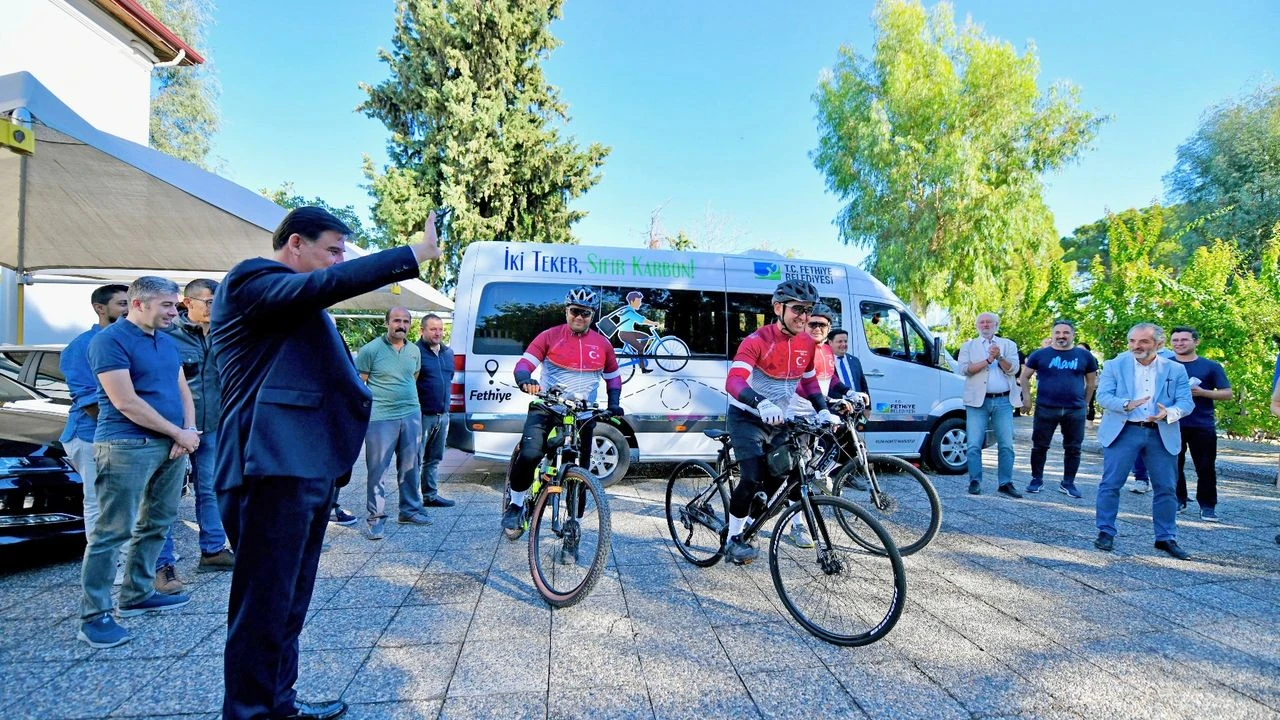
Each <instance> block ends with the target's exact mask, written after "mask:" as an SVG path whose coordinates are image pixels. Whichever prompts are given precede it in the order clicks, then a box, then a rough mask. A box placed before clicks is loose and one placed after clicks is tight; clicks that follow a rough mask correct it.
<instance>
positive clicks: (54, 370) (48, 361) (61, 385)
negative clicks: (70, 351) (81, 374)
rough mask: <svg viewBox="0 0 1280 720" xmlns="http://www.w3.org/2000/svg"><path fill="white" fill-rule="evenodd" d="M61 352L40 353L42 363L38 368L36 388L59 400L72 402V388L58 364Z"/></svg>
mask: <svg viewBox="0 0 1280 720" xmlns="http://www.w3.org/2000/svg"><path fill="white" fill-rule="evenodd" d="M60 358H61V353H56V352H43V353H41V354H40V365H39V366H38V367H37V368H36V376H35V383H36V389H37V390H39V391H40V392H42V393H44V394H45V395H48V396H49V397H51V398H53V399H54V400H57V401H59V402H66V403H70V402H71V390H70V388H68V387H67V379H66V377H64V376H63V375H62V368H60V367H59V366H58V361H59V359H60Z"/></svg>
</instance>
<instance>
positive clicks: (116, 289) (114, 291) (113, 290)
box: [89, 283, 129, 305]
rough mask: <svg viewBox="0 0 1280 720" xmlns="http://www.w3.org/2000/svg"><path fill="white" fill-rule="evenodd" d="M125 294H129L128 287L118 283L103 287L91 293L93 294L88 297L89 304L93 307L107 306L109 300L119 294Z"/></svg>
mask: <svg viewBox="0 0 1280 720" xmlns="http://www.w3.org/2000/svg"><path fill="white" fill-rule="evenodd" d="M127 292H129V286H128V285H120V284H119V283H112V284H110V285H103V286H102V287H100V288H98V289H97V290H94V291H93V294H92V295H90V296H89V302H90V303H91V304H93V305H109V304H110V303H111V298H113V297H115V296H116V295H118V294H120V293H127Z"/></svg>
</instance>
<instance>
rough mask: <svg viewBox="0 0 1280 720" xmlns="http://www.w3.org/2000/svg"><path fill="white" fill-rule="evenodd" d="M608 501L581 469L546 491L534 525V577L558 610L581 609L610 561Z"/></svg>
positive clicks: (531, 548) (566, 474) (531, 552)
mask: <svg viewBox="0 0 1280 720" xmlns="http://www.w3.org/2000/svg"><path fill="white" fill-rule="evenodd" d="M611 538H612V527H611V524H610V517H609V500H608V498H606V497H605V494H604V490H603V489H601V487H600V483H599V482H598V481H597V480H596V479H595V478H594V477H592V476H591V474H590V473H587V472H585V471H583V470H582V469H581V468H578V467H570V468H567V469H565V470H563V471H562V475H561V484H560V485H558V486H555V485H553V486H551V487H548V488H546V489H545V490H543V491H542V493H541V494H540V495H539V496H538V501H537V503H535V504H534V506H533V520H532V522H531V523H530V525H529V572H530V573H531V574H532V575H533V584H534V587H536V588H537V589H538V593H539V594H541V595H542V598H543V599H544V600H546V601H547V604H549V605H552V606H554V607H560V608H563V607H569V606H570V605H576V604H577V603H579V602H581V600H582V599H583V598H584V597H586V596H587V593H589V592H591V588H593V587H595V584H596V582H597V581H598V580H599V579H600V574H601V573H602V572H604V566H605V562H606V561H607V560H608V557H609V546H610V540H611Z"/></svg>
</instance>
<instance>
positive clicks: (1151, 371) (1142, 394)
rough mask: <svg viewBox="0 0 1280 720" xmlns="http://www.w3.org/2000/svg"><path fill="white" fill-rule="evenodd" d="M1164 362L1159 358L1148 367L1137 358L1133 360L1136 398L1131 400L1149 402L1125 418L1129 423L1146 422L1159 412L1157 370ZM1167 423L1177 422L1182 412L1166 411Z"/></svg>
mask: <svg viewBox="0 0 1280 720" xmlns="http://www.w3.org/2000/svg"><path fill="white" fill-rule="evenodd" d="M1161 362H1162V360H1161V359H1160V358H1159V357H1157V358H1156V359H1155V360H1152V361H1151V362H1150V363H1148V364H1147V365H1143V364H1142V363H1140V362H1138V359H1137V358H1134V359H1133V391H1134V393H1135V396H1134V397H1132V398H1130V399H1129V402H1133V401H1134V400H1137V399H1139V398H1147V402H1146V403H1144V404H1142V405H1139V406H1138V407H1136V408H1134V409H1133V410H1132V411H1130V412H1129V415H1128V416H1127V417H1126V418H1125V419H1126V420H1127V421H1129V422H1145V421H1146V420H1147V418H1149V417H1151V416H1153V415H1155V414H1156V413H1158V412H1159V409H1158V408H1156V370H1157V367H1158V365H1159V364H1160V363H1161ZM1165 413H1166V416H1165V422H1171V423H1172V422H1177V421H1178V420H1179V419H1180V418H1181V417H1182V411H1180V410H1178V408H1175V407H1171V408H1166V409H1165Z"/></svg>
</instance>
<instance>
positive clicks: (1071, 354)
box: [1018, 320, 1098, 498]
mask: <svg viewBox="0 0 1280 720" xmlns="http://www.w3.org/2000/svg"><path fill="white" fill-rule="evenodd" d="M1033 374H1034V375H1036V378H1037V379H1036V383H1037V385H1038V390H1037V392H1036V412H1035V416H1034V417H1033V418H1032V425H1031V483H1030V484H1029V485H1027V492H1029V493H1038V492H1040V488H1041V487H1043V486H1044V463H1045V459H1046V458H1047V457H1048V455H1049V443H1051V442H1052V441H1053V432H1054V430H1056V429H1057V428H1058V427H1059V426H1060V427H1061V428H1062V482H1060V483H1058V490H1059V491H1060V492H1062V493H1063V494H1065V495H1069V496H1071V497H1073V498H1079V497H1082V496H1081V495H1080V491H1079V490H1078V489H1077V488H1076V472H1077V471H1079V469H1080V445H1081V444H1082V443H1083V442H1084V424H1085V416H1086V415H1087V414H1088V412H1089V400H1090V399H1091V398H1092V397H1093V391H1094V388H1096V387H1097V385H1098V361H1097V360H1096V359H1095V358H1094V357H1093V354H1092V353H1090V352H1089V351H1087V350H1085V349H1084V348H1080V347H1076V326H1075V324H1074V323H1072V322H1071V321H1070V320H1057V321H1055V322H1054V323H1053V330H1052V331H1051V334H1050V341H1049V346H1048V347H1043V348H1040V349H1039V350H1036V351H1035V352H1033V353H1031V354H1030V355H1029V356H1027V362H1026V365H1024V366H1023V368H1022V374H1021V375H1020V376H1019V377H1018V383H1019V384H1020V385H1021V386H1022V388H1021V392H1022V406H1023V407H1026V406H1027V404H1028V402H1029V401H1030V394H1031V389H1030V382H1031V376H1032V375H1033Z"/></svg>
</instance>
